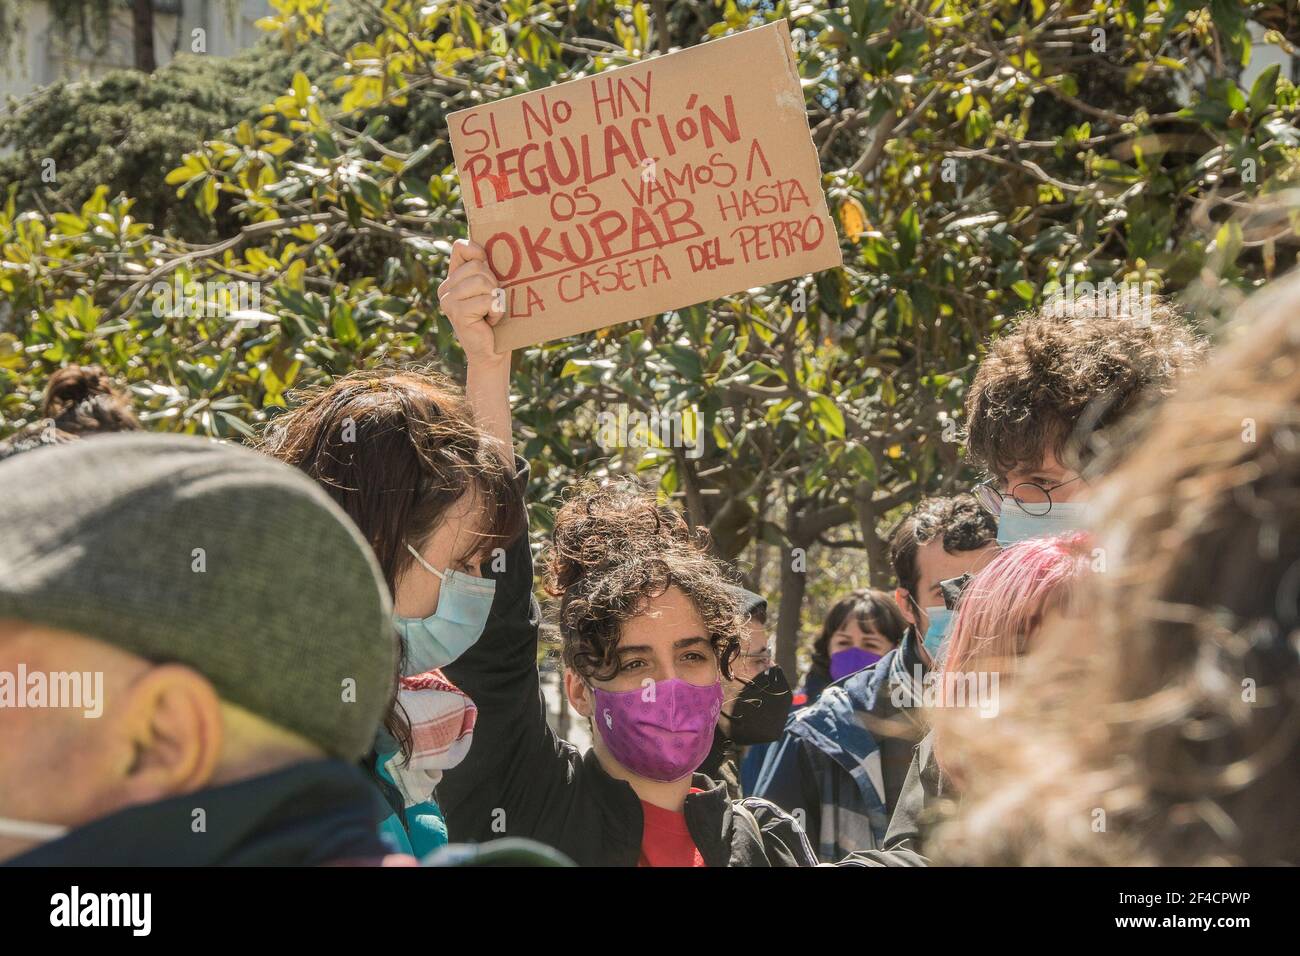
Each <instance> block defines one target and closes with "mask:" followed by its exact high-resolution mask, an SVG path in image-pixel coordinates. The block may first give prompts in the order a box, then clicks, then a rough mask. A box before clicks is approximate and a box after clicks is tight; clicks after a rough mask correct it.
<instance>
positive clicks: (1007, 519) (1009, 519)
mask: <svg viewBox="0 0 1300 956" xmlns="http://www.w3.org/2000/svg"><path fill="white" fill-rule="evenodd" d="M1087 507H1088V505H1087V503H1086V502H1083V501H1061V502H1053V503H1052V510H1051V511H1049V512H1048V513H1047V514H1045V515H1031V514H1029V513H1028V512H1027V511H1025V510H1024V509H1023V508H1021V507H1020V505H1018V504H1016V502H1015V501H1014V500H1012V499H1007V500H1006V501H1004V502H1002V513H1001V514H1000V515H999V516H998V544H1000V545H1001V546H1002V547H1004V548H1005V547H1007V546H1008V545H1011V544H1015V543H1016V542H1018V541H1027V540H1028V539H1030V538H1050V537H1053V536H1054V535H1058V534H1065V533H1066V532H1068V531H1078V530H1080V529H1083V528H1086V527H1087V526H1088V521H1087V511H1086V509H1087Z"/></svg>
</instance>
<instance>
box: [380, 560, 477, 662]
mask: <svg viewBox="0 0 1300 956" xmlns="http://www.w3.org/2000/svg"><path fill="white" fill-rule="evenodd" d="M406 550H408V551H410V552H411V554H413V555H415V560H416V561H418V562H420V566H421V567H422V568H424V569H425V570H426V571H428V572H429V573H430V574H434V575H437V576H438V578H440V579H441V580H442V587H441V588H440V589H439V591H438V607H437V608H436V609H435V610H434V612H433V614H431V615H430V616H429V617H401V616H400V615H397V614H394V615H393V624H394V625H396V627H397V631H398V633H399V634H401V635H402V640H404V641H405V642H406V674H407V676H409V675H411V674H422V673H424V672H425V671H427V670H432V669H433V668H435V667H446V666H447V665H448V664H450V663H451V662H452V661H454V660H455V659H456V658H458V657H460V656H461V655H462V654H464V653H465V652H466V651H467V650H469V649H470V648H471V647H473V646H474V642H475V641H477V640H478V639H479V638H480V637H482V636H483V628H484V627H486V626H487V619H488V614H489V613H490V612H491V610H492V597H493V595H495V594H496V590H497V583H496V581H493V580H491V579H488V578H476V577H474V576H473V575H470V574H464V573H462V572H460V571H451V570H447V571H439V570H438V569H437V568H435V567H434V566H433V565H431V564H430V563H429V562H428V561H426V560H424V557H423V555H421V554H420V552H418V551H416V550H415V549H414V548H413V547H411V546H410V545H409V544H408V545H407V546H406Z"/></svg>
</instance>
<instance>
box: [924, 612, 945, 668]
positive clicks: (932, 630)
mask: <svg viewBox="0 0 1300 956" xmlns="http://www.w3.org/2000/svg"><path fill="white" fill-rule="evenodd" d="M925 616H926V617H927V618H928V619H929V621H930V624H929V626H928V627H926V629H925V637H923V638H921V643H922V644H924V645H925V649H926V651H928V652H929V654H930V659H931V660H936V661H937V660H938V659H939V650H940V649H941V648H942V647H943V641H944V638H946V637H947V636H948V626H949V625H950V624H952V611H950V610H948V609H947V608H946V607H927V608H926V609H925Z"/></svg>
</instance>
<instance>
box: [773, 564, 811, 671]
mask: <svg viewBox="0 0 1300 956" xmlns="http://www.w3.org/2000/svg"><path fill="white" fill-rule="evenodd" d="M795 547H802V548H804V549H805V554H806V553H807V546H806V544H795V545H792V547H791V549H790V550H789V551H785V552H783V553H782V555H781V613H780V615H779V617H778V618H777V623H776V663H777V664H778V665H780V667H781V670H783V671H785V674H786V677H788V678H789V680H790V683H791V684H794V683H796V680H795V678H796V677H797V676H798V674H799V666H798V665H799V655H798V650H799V633H800V626H801V623H802V617H803V596H804V592H805V591H806V590H807V587H808V574H807V572H806V571H796V570H795V569H794V565H795V562H794V558H793V555H792V552H793V550H794V548H795Z"/></svg>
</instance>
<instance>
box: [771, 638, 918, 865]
mask: <svg viewBox="0 0 1300 956" xmlns="http://www.w3.org/2000/svg"><path fill="white" fill-rule="evenodd" d="M917 644H918V640H917V638H916V636H915V634H914V633H913V632H912V631H911V630H909V631H908V632H907V634H906V635H905V636H904V638H903V643H902V644H901V645H900V646H899V647H897V648H895V649H894V650H892V651H890V652H889V653H888V654H886V655H885V656H884V657H882V658H881V659H880V660H879V661H878V662H876V663H875V664H873V665H871V666H870V667H866V668H863V669H862V670H860V671H858V672H856V673H854V674H850V675H849V676H848V677H845V678H843V679H841V680H839V681H836V682H835V683H834V684H831V685H830V686H829V687H827V688H826V689H825V690H824V691H823V692H822V695H821V697H820V698H818V700H817V702H816V703H815V704H812V705H811V706H808V707H804V708H802V709H800V710H797V711H795V712H794V713H793V714H792V715H791V716H790V719H789V721H788V722H787V723H786V726H785V734H784V735H783V736H782V738H781V740H780V742H779V743H777V744H775V745H773V747H772V748H771V751H770V752H769V753H768V755H767V759H766V760H765V761H764V763H763V768H762V770H761V771H760V772H759V776H758V783H757V785H756V787H755V791H754V792H755V795H756V796H760V797H765V798H766V799H768V800H771V801H772V802H773V803H775V804H776V805H777V806H779V807H781V808H782V809H784V810H786V811H788V812H789V813H791V814H793V815H794V816H795V818H796V819H799V820H800V821H801V822H802V823H803V825H804V829H805V830H806V831H807V833H808V836H809V838H810V840H812V841H813V843H814V845H815V846H816V848H817V855H818V858H819V859H820V860H821V861H822V862H823V863H833V862H835V861H837V860H840V859H842V858H843V857H845V856H846V855H848V854H849V853H851V852H854V851H856V850H872V849H876V848H878V847H879V846H880V845H881V844H882V843H883V841H884V838H885V832H886V830H887V829H888V828H889V818H890V814H891V813H892V812H893V809H894V802H895V801H896V800H897V798H898V792H899V790H900V789H901V788H902V784H903V780H904V779H905V778H906V774H907V767H908V764H909V763H910V759H911V754H912V749H913V748H914V747H915V745H916V743H917V741H919V740H920V739H921V737H922V736H923V735H924V733H925V726H924V724H923V723H922V721H921V718H920V715H919V713H917V712H916V711H915V710H914V709H913V708H912V707H910V706H908V702H909V701H916V702H917V703H919V702H920V700H921V696H920V693H919V688H918V687H917V683H916V675H917V674H923V672H924V668H923V665H922V664H921V659H920V656H919V653H918V649H917ZM900 701H901V702H902V705H901V706H900V704H899V702H900Z"/></svg>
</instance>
